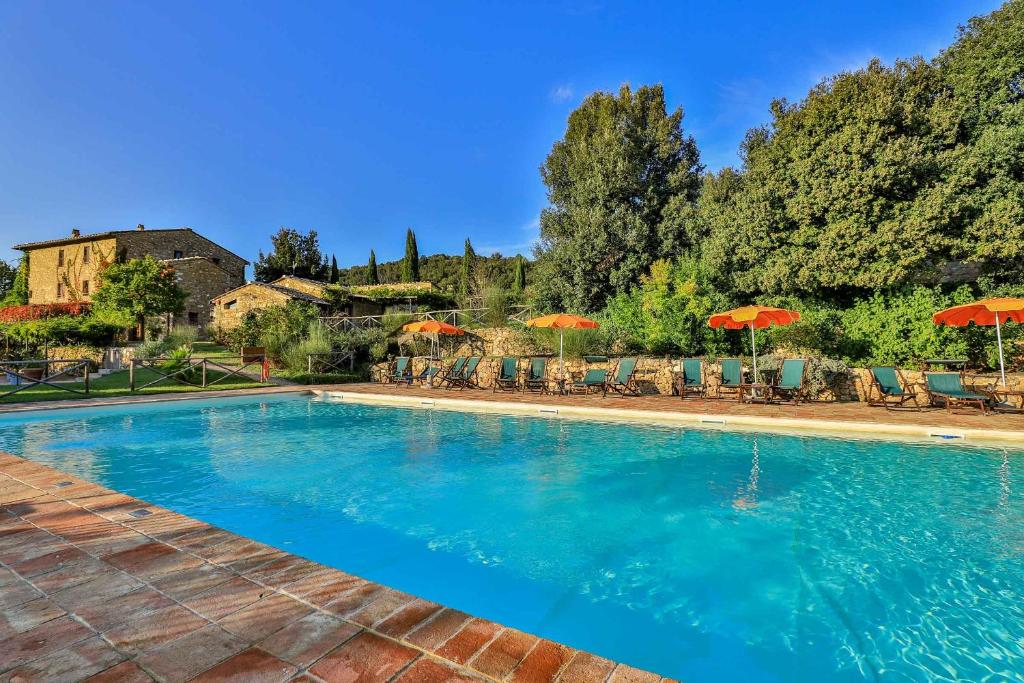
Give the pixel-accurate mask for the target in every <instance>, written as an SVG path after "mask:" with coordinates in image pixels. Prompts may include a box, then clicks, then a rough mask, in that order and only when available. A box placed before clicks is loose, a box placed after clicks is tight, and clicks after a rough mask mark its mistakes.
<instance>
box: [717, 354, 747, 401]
mask: <svg viewBox="0 0 1024 683" xmlns="http://www.w3.org/2000/svg"><path fill="white" fill-rule="evenodd" d="M720 364H721V366H722V381H721V382H720V383H719V384H718V393H717V396H718V398H722V391H723V390H724V391H732V392H735V394H736V398H737V400H738V399H739V397H740V394H741V387H743V361H741V360H740V359H739V358H723V359H722V360H721V361H720Z"/></svg>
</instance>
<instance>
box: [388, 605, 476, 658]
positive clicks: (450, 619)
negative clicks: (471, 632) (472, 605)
mask: <svg viewBox="0 0 1024 683" xmlns="http://www.w3.org/2000/svg"><path fill="white" fill-rule="evenodd" d="M470 619H472V617H471V616H469V615H468V614H466V613H465V612H460V611H458V610H454V609H450V608H445V609H443V610H441V612H440V613H438V615H437V616H435V617H434V618H433V619H431V620H430V621H427V622H425V623H423V624H421V625H420V626H419V627H418V628H416V630H414V631H412V632H411V633H409V635H407V636H406V638H405V640H407V641H408V642H410V643H412V644H413V645H415V646H416V647H420V648H423V649H424V650H427V651H428V652H433V651H435V650H436V649H437V648H438V647H440V646H441V645H443V644H444V642H445V641H446V640H448V639H449V638H451V637H452V636H453V635H455V632H456V631H458V630H459V629H460V628H462V627H463V625H465V623H466V622H467V621H469V620H470Z"/></svg>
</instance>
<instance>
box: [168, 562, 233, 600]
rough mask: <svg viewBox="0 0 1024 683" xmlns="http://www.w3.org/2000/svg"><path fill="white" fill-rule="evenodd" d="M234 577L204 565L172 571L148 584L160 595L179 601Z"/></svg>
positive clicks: (216, 568) (224, 571) (225, 571)
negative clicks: (163, 594)
mask: <svg viewBox="0 0 1024 683" xmlns="http://www.w3.org/2000/svg"><path fill="white" fill-rule="evenodd" d="M234 576H235V575H234V574H233V573H231V572H229V571H228V570H226V569H222V568H220V567H217V566H214V565H212V564H207V563H204V564H201V565H198V566H196V567H189V568H188V569H179V570H177V571H173V572H171V573H169V574H165V575H164V576H160V577H158V578H156V579H153V580H152V581H151V582H150V583H151V584H152V586H153V588H156V589H157V590H158V591H160V592H161V593H165V594H166V595H169V596H170V597H172V598H174V599H175V600H178V601H181V600H184V599H186V598H190V597H192V596H193V595H198V594H199V593H203V592H206V591H208V590H210V589H211V588H213V587H214V586H219V585H221V584H222V583H225V582H226V581H228V580H229V579H231V578H234Z"/></svg>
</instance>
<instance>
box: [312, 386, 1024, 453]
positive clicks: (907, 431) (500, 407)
mask: <svg viewBox="0 0 1024 683" xmlns="http://www.w3.org/2000/svg"><path fill="white" fill-rule="evenodd" d="M310 392H311V393H313V394H316V395H317V396H320V397H325V398H329V399H338V400H341V401H343V402H348V403H364V404H373V405H377V404H381V405H392V406H401V407H412V408H421V409H429V408H442V409H453V410H461V411H466V412H474V413H495V414H503V415H509V414H511V415H528V416H531V417H570V418H577V419H585V420H600V421H612V422H629V423H642V424H659V425H675V426H685V427H693V428H700V429H720V430H728V431H742V432H754V431H757V432H768V433H772V434H788V435H798V436H813V435H816V434H817V435H822V436H831V437H836V436H845V437H852V438H856V437H861V438H871V439H888V440H896V441H908V440H909V441H915V442H921V441H926V442H929V443H935V442H936V440H941V442H943V443H945V442H948V443H953V444H957V443H961V444H971V445H978V446H1006V445H1011V444H1016V445H1024V431H1016V430H996V429H977V428H970V427H966V428H965V427H943V426H936V425H907V424H895V423H873V422H857V421H853V420H823V419H814V418H787V417H774V416H761V415H731V414H725V413H692V412H686V411H659V410H647V409H642V408H602V407H597V406H574V405H564V404H551V403H535V402H529V403H521V402H512V401H499V400H488V401H475V400H473V399H466V398H447V397H434V396H430V397H424V396H396V395H393V394H377V393H372V392H364V391H348V392H346V391H345V390H344V389H340V388H322V387H311V388H310Z"/></svg>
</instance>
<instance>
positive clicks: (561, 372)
mask: <svg viewBox="0 0 1024 683" xmlns="http://www.w3.org/2000/svg"><path fill="white" fill-rule="evenodd" d="M558 379H565V330H562V329H559V330H558Z"/></svg>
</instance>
